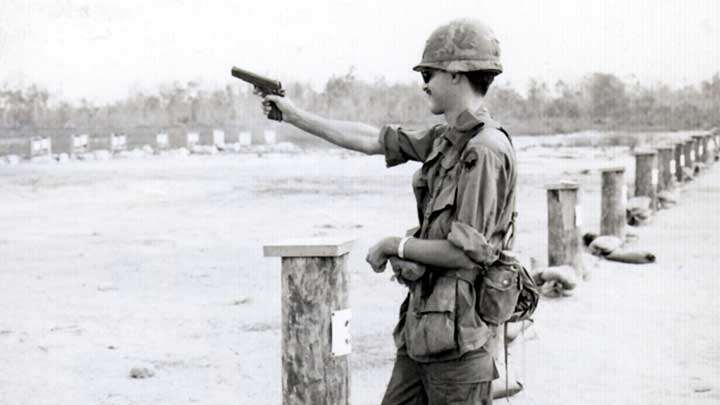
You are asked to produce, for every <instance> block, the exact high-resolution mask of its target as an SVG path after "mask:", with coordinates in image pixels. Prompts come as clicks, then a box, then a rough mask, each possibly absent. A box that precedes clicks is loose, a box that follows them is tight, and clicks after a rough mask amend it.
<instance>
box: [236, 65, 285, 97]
mask: <svg viewBox="0 0 720 405" xmlns="http://www.w3.org/2000/svg"><path fill="white" fill-rule="evenodd" d="M230 73H231V74H232V75H233V76H234V77H237V78H238V79H240V80H244V81H246V82H248V83H251V84H253V85H255V86H257V87H261V88H266V89H271V90H274V91H278V90H280V89H282V84H280V82H279V81H277V80H272V79H268V78H267V77H263V76H260V75H258V74H255V73H252V72H248V71H247V70H244V69H240V68H239V67H235V66H233V68H232V70H231V71H230Z"/></svg>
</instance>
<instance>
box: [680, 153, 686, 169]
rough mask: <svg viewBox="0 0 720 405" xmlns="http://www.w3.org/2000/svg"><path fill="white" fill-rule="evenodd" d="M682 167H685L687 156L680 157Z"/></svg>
mask: <svg viewBox="0 0 720 405" xmlns="http://www.w3.org/2000/svg"><path fill="white" fill-rule="evenodd" d="M680 167H685V155H680Z"/></svg>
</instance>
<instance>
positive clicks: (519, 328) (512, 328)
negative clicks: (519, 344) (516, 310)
mask: <svg viewBox="0 0 720 405" xmlns="http://www.w3.org/2000/svg"><path fill="white" fill-rule="evenodd" d="M531 326H533V322H532V321H522V322H508V323H507V335H506V337H507V343H508V344H510V343H512V341H513V340H515V339H516V338H517V337H518V336H520V334H522V333H523V332H524V331H527V330H528V329H529V328H530V327H531Z"/></svg>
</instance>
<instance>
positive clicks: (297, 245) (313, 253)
mask: <svg viewBox="0 0 720 405" xmlns="http://www.w3.org/2000/svg"><path fill="white" fill-rule="evenodd" d="M353 242H354V241H353V240H352V239H346V238H303V239H288V240H283V241H279V242H275V243H270V244H267V245H265V246H263V255H264V256H265V257H339V256H342V255H344V254H346V253H348V252H350V249H351V248H352V244H353Z"/></svg>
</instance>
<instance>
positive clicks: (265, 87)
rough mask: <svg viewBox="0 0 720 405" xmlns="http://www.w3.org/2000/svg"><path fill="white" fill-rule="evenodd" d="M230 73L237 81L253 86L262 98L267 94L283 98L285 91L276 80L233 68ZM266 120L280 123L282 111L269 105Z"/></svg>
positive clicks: (273, 104) (273, 105) (272, 104)
mask: <svg viewBox="0 0 720 405" xmlns="http://www.w3.org/2000/svg"><path fill="white" fill-rule="evenodd" d="M230 73H231V74H232V75H233V76H234V77H237V78H238V79H240V80H243V81H245V82H248V83H250V84H252V85H253V86H255V90H257V92H258V93H260V94H261V95H262V96H263V97H265V96H267V95H268V94H274V95H276V96H280V97H285V90H284V89H283V88H282V84H281V83H280V82H279V81H277V80H273V79H268V78H267V77H263V76H260V75H258V74H255V73H252V72H248V71H247V70H243V69H240V68H239V67H235V66H233V68H232V70H231V71H230ZM268 118H270V119H271V120H275V121H282V111H280V109H279V108H277V106H276V105H275V103H272V102H271V103H270V113H269V114H268Z"/></svg>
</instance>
